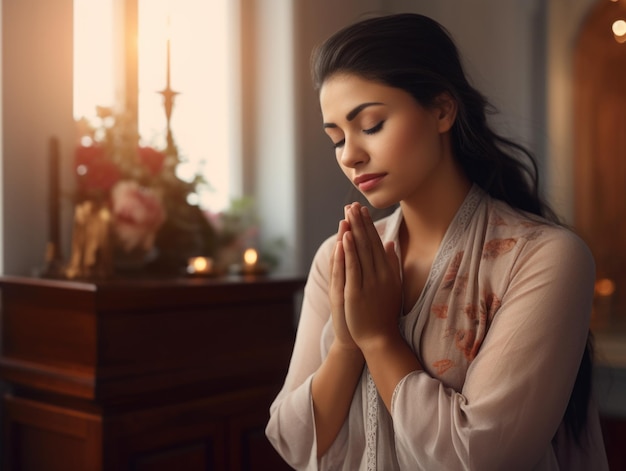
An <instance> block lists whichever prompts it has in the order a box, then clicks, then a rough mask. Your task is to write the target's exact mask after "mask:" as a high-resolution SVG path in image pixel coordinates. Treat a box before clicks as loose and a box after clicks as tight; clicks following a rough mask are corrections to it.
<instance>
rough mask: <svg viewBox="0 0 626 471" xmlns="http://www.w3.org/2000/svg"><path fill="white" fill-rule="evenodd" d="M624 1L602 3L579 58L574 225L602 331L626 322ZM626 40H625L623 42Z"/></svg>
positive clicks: (585, 30) (579, 45) (586, 29)
mask: <svg viewBox="0 0 626 471" xmlns="http://www.w3.org/2000/svg"><path fill="white" fill-rule="evenodd" d="M617 20H626V1H625V0H619V1H617V2H614V1H611V0H604V1H601V2H598V3H597V4H596V5H595V6H594V7H593V8H592V9H591V10H590V12H589V14H588V16H587V17H586V19H585V21H584V22H583V24H582V27H581V30H580V34H579V36H578V39H577V42H576V45H575V51H574V64H573V66H574V68H573V71H574V81H573V92H574V93H573V97H574V103H573V112H574V116H573V126H574V129H573V131H574V132H573V145H574V158H575V165H574V225H575V226H576V229H577V230H578V232H579V233H580V234H581V236H582V237H583V238H584V239H585V241H586V242H587V243H588V244H589V247H590V248H591V250H592V252H593V255H594V257H595V260H596V266H597V275H598V279H599V280H604V282H603V283H600V284H598V288H599V291H597V293H596V294H597V295H598V297H597V299H596V301H597V305H596V310H595V312H594V315H595V319H594V320H595V322H596V324H597V326H598V327H609V326H610V327H611V328H620V327H624V326H623V324H625V323H626V315H625V314H624V313H625V312H626V42H621V43H620V42H619V41H618V40H617V39H618V38H617V37H616V36H615V34H614V33H613V31H612V25H613V23H614V22H615V21H617ZM624 38H625V39H626V36H625V37H624Z"/></svg>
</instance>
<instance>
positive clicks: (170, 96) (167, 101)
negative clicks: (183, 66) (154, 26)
mask: <svg viewBox="0 0 626 471" xmlns="http://www.w3.org/2000/svg"><path fill="white" fill-rule="evenodd" d="M168 23H169V20H168ZM166 47H167V51H166V53H167V57H166V80H165V88H164V89H163V90H161V91H160V92H158V93H159V94H161V95H162V96H163V106H164V108H165V119H166V122H167V128H166V129H167V147H166V148H165V154H166V155H167V156H168V157H169V156H175V157H176V160H177V162H176V163H178V149H177V147H176V144H175V143H174V135H173V134H172V126H171V122H172V111H173V109H174V101H175V98H176V95H179V92H176V91H174V90H172V88H171V86H170V75H171V63H170V47H171V46H170V38H169V36H168V38H167V46H166Z"/></svg>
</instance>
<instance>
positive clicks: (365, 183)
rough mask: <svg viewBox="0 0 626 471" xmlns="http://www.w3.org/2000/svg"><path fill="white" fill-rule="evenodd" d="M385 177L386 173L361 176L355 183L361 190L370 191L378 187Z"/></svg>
mask: <svg viewBox="0 0 626 471" xmlns="http://www.w3.org/2000/svg"><path fill="white" fill-rule="evenodd" d="M385 175H386V174H384V173H367V174H365V175H359V176H358V177H356V178H355V179H354V180H353V182H354V185H355V186H356V187H357V188H358V189H359V190H361V191H369V190H372V189H373V188H374V187H376V186H377V185H378V184H379V183H380V182H381V181H382V180H383V178H385Z"/></svg>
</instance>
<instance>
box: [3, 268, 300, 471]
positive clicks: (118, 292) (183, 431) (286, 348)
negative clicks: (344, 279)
mask: <svg viewBox="0 0 626 471" xmlns="http://www.w3.org/2000/svg"><path fill="white" fill-rule="evenodd" d="M302 287H303V280H302V279H278V278H256V279H238V278H224V279H173V280H141V281H138V280H125V281H122V280H115V281H106V282H98V283H77V282H69V281H55V280H42V279H30V278H15V277H3V278H0V294H1V297H2V298H1V299H2V327H1V328H2V355H1V357H0V376H1V378H2V379H3V380H4V381H5V382H7V383H9V385H10V386H11V388H10V389H11V392H10V393H9V394H7V395H6V396H5V397H4V402H3V409H4V411H3V416H4V417H3V427H4V429H3V434H4V437H3V438H4V440H3V444H4V445H3V452H4V453H3V454H4V457H3V465H4V470H5V471H13V470H21V471H29V470H37V471H48V470H64V471H67V470H70V469H71V470H75V471H80V470H85V471H100V470H102V471H109V470H111V471H113V470H114V471H125V470H133V471H157V470H159V471H160V470H173V469H176V470H180V471H186V470H189V471H195V470H198V471H199V470H203V471H206V470H265V469H273V470H280V469H289V468H288V467H287V466H286V465H284V464H283V463H282V461H281V459H280V458H279V457H278V455H277V454H276V453H275V452H274V450H273V449H272V448H271V446H270V445H269V443H268V442H267V440H266V438H265V435H264V427H265V424H266V422H267V419H268V409H269V405H270V403H271V401H272V399H273V397H274V396H275V394H276V393H277V391H278V389H279V388H280V385H281V384H282V381H283V379H284V376H285V374H286V371H287V367H288V362H289V358H290V355H291V349H292V347H293V341H294V334H295V323H294V312H295V310H296V304H297V299H298V294H299V292H300V290H301V289H302Z"/></svg>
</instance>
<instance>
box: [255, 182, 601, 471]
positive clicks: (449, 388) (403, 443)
mask: <svg viewBox="0 0 626 471" xmlns="http://www.w3.org/2000/svg"><path fill="white" fill-rule="evenodd" d="M401 222H402V213H401V211H400V209H398V210H397V211H396V212H394V213H393V214H392V215H391V216H389V217H387V218H385V219H383V220H381V221H379V222H377V228H378V230H379V233H380V235H381V238H382V240H383V241H388V240H394V241H396V247H398V244H397V237H398V229H399V227H400V224H401ZM334 240H335V238H334V237H331V238H329V239H328V240H327V241H325V242H324V243H323V244H322V246H321V247H320V249H319V250H318V253H317V254H316V256H315V259H314V261H313V265H312V268H311V271H310V274H309V278H308V281H307V285H306V288H305V297H304V302H303V307H302V312H301V317H300V322H299V327H298V332H297V338H296V343H295V347H294V352H293V356H292V359H291V363H290V366H289V371H288V374H287V377H286V380H285V384H284V386H283V388H282V390H281V391H280V393H279V394H278V396H277V397H276V399H275V401H274V402H273V404H272V406H271V409H270V414H271V417H270V421H269V423H268V425H267V429H266V434H267V436H268V438H269V440H270V441H271V442H272V444H273V445H274V447H275V448H276V449H277V450H278V452H279V453H280V454H281V455H282V456H283V458H284V459H285V460H286V461H287V462H288V463H289V464H291V466H293V467H294V468H296V469H308V470H314V469H323V470H346V471H347V470H349V471H354V470H385V471H388V470H398V469H400V470H427V471H433V470H434V471H438V470H465V469H468V470H469V469H471V470H480V471H490V470H501V469H506V470H507V471H508V470H518V469H519V470H558V469H567V470H590V469H593V470H600V471H602V470H606V469H608V467H607V463H606V456H605V452H604V447H603V442H602V435H601V431H600V427H599V420H598V414H597V411H596V408H595V406H594V405H593V404H592V407H591V409H590V414H589V423H588V427H587V431H586V436H585V439H584V441H585V448H584V449H580V448H578V447H576V446H575V445H574V444H573V443H571V442H570V441H569V440H567V439H566V437H565V434H564V430H563V429H562V428H560V426H561V425H562V424H561V422H562V418H563V414H564V411H565V408H566V406H567V403H568V400H569V396H570V392H571V390H572V387H573V384H574V380H575V378H576V374H577V370H578V366H579V363H580V359H581V356H582V353H583V350H584V347H585V342H586V339H587V333H588V327H589V321H590V313H591V305H592V299H593V285H594V277H595V270H594V262H593V259H592V257H591V254H590V252H589V250H588V249H587V247H586V245H585V244H584V243H583V242H582V241H581V240H580V239H579V238H578V237H577V236H576V235H574V234H573V233H572V232H571V231H569V230H567V229H565V228H562V227H559V226H555V225H552V224H550V223H547V222H546V221H543V220H540V219H538V218H536V217H527V216H524V215H522V214H520V213H519V212H517V211H514V210H512V209H511V208H510V207H508V206H507V205H506V204H504V203H502V202H501V201H498V200H495V199H493V198H491V197H489V196H488V195H487V194H486V193H484V192H483V191H482V190H481V189H479V188H478V187H477V186H474V187H473V188H472V190H471V191H470V193H469V194H468V196H467V198H466V200H465V202H464V203H463V205H462V206H461V208H460V209H459V211H458V212H457V214H456V216H455V218H454V220H453V221H452V223H451V224H450V227H449V228H448V230H447V232H446V235H445V237H444V239H443V241H442V243H441V246H440V248H439V251H438V253H437V255H436V257H435V260H434V262H433V266H432V268H431V271H430V274H429V277H428V280H427V282H426V286H425V287H424V290H423V292H422V294H421V297H420V298H419V300H418V301H417V303H416V304H415V306H413V308H412V309H411V310H410V312H409V313H408V314H407V315H405V316H402V317H401V318H400V321H399V324H400V330H401V332H402V334H403V336H404V338H405V340H406V342H407V343H408V344H409V345H410V346H411V348H412V349H413V351H414V352H415V354H416V355H417V357H418V359H419V360H420V362H421V364H422V365H423V367H424V371H415V372H412V373H410V374H408V375H407V376H406V377H405V378H403V379H402V380H401V381H400V383H399V384H398V385H397V387H396V389H395V391H394V394H393V398H392V404H391V413H389V412H388V411H387V409H386V408H385V406H384V404H383V402H382V400H381V399H380V397H379V396H378V393H377V390H376V386H375V384H374V382H373V380H372V378H371V376H370V374H369V372H368V371H367V367H366V368H365V369H364V372H363V374H362V377H361V381H360V383H359V385H358V386H357V389H356V392H355V395H354V398H353V401H352V405H351V408H350V411H349V415H348V418H347V420H346V421H345V423H344V425H343V427H342V429H341V431H340V432H339V435H338V436H337V438H336V439H335V441H334V442H333V444H332V446H331V448H330V449H329V450H328V452H327V453H326V454H325V455H324V456H323V457H322V458H321V459H320V460H318V459H317V458H316V454H317V452H316V442H315V426H314V418H313V408H312V400H311V381H312V378H313V376H314V375H315V372H316V371H317V369H318V368H319V366H320V364H321V362H322V360H323V358H324V357H325V356H326V355H327V353H328V350H329V347H330V345H331V342H332V340H333V336H334V333H333V328H332V322H331V318H330V306H329V301H328V294H327V293H328V285H329V279H330V273H329V260H330V256H331V252H332V250H333V247H334ZM555 434H558V437H557V438H558V442H559V446H558V447H556V446H554V445H553V437H555Z"/></svg>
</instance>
